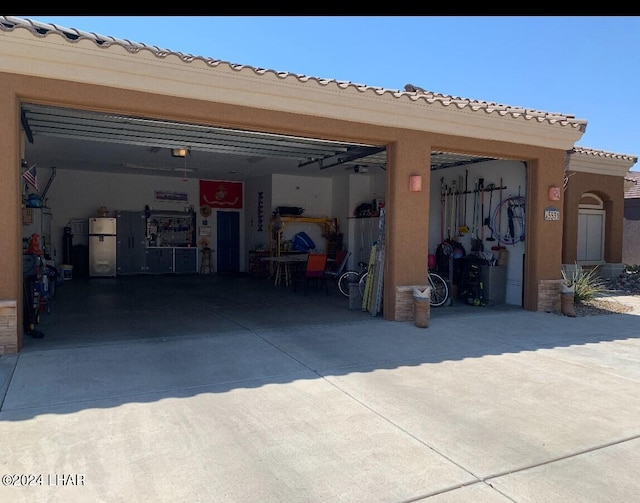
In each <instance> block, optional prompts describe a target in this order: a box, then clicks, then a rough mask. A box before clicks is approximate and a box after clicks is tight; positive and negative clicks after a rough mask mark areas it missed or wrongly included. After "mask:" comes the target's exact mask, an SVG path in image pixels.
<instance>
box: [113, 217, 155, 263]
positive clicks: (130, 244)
mask: <svg viewBox="0 0 640 503" xmlns="http://www.w3.org/2000/svg"><path fill="white" fill-rule="evenodd" d="M116 226H117V227H116V236H117V239H116V264H117V274H140V273H143V272H145V258H146V245H147V242H146V233H147V219H146V217H145V214H144V211H119V212H117V213H116Z"/></svg>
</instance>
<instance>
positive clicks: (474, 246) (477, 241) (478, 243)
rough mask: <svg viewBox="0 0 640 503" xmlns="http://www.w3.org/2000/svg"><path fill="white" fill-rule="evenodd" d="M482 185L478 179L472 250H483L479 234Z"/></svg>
mask: <svg viewBox="0 0 640 503" xmlns="http://www.w3.org/2000/svg"><path fill="white" fill-rule="evenodd" d="M479 192H480V185H479V183H478V180H476V182H475V188H474V189H473V232H472V237H471V251H473V252H478V251H480V252H481V251H483V244H482V240H481V239H480V238H479V236H478V218H479V216H480V215H479V209H480V208H479V205H480V197H479Z"/></svg>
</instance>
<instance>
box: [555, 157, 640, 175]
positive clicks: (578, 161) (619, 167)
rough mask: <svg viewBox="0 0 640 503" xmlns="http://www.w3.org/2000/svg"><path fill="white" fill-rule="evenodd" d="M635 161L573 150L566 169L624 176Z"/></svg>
mask: <svg viewBox="0 0 640 503" xmlns="http://www.w3.org/2000/svg"><path fill="white" fill-rule="evenodd" d="M634 164H635V163H634V162H632V161H629V160H626V159H616V158H612V157H602V156H596V155H591V154H586V153H580V152H573V153H571V154H570V156H569V166H568V167H567V170H568V171H578V172H582V173H594V174H598V175H610V176H621V177H625V176H627V174H628V173H629V169H631V167H632V166H633V165H634Z"/></svg>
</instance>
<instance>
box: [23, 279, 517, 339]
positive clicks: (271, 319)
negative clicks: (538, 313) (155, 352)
mask: <svg viewBox="0 0 640 503" xmlns="http://www.w3.org/2000/svg"><path fill="white" fill-rule="evenodd" d="M504 309H506V310H513V309H518V310H520V308H519V307H514V306H492V307H472V306H466V305H463V304H460V303H457V304H456V305H455V306H453V307H440V308H434V309H431V317H432V318H433V319H437V318H438V317H442V316H452V315H454V314H456V313H459V312H460V311H461V310H464V311H472V312H474V313H476V314H477V315H481V314H482V313H486V312H495V311H496V310H504ZM370 318H374V319H381V320H382V315H379V316H377V317H372V316H371V315H370V314H369V313H367V312H363V311H361V310H359V309H350V308H349V299H347V298H346V297H344V296H342V295H341V294H340V293H339V292H338V290H337V288H336V287H335V285H333V284H330V285H329V295H326V294H325V291H324V290H323V289H319V290H316V289H314V288H313V287H310V288H309V290H308V291H307V292H306V294H305V291H304V288H302V287H300V288H298V289H297V290H294V289H293V288H292V287H282V286H274V285H273V283H272V282H271V281H269V280H267V279H263V278H262V279H261V278H253V277H250V276H247V275H224V274H210V275H200V274H198V275H159V276H152V275H142V276H119V277H117V278H75V277H74V278H73V279H72V280H69V281H65V282H64V283H63V284H62V286H60V287H59V288H58V290H57V292H56V295H55V297H54V298H53V299H52V301H51V313H50V314H46V313H42V314H41V319H40V324H39V325H38V326H37V329H38V330H39V331H42V332H44V334H45V336H44V338H42V339H34V338H33V337H31V336H29V335H26V336H25V338H24V346H23V351H29V350H34V349H47V348H53V347H56V348H57V347H69V346H85V345H93V344H107V343H113V342H120V341H125V340H138V339H148V338H171V337H200V336H203V335H214V334H223V333H229V332H235V331H246V330H259V329H274V328H289V327H295V326H301V325H324V324H332V323H344V322H350V321H358V320H367V319H370Z"/></svg>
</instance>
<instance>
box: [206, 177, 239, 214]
mask: <svg viewBox="0 0 640 503" xmlns="http://www.w3.org/2000/svg"><path fill="white" fill-rule="evenodd" d="M205 205H206V206H210V207H211V208H242V182H222V181H216V180H200V206H205Z"/></svg>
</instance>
